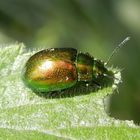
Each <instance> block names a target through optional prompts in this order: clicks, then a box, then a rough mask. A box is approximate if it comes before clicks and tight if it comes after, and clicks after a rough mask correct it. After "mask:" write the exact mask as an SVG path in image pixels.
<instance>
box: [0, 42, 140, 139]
mask: <svg viewBox="0 0 140 140" xmlns="http://www.w3.org/2000/svg"><path fill="white" fill-rule="evenodd" d="M34 53H35V51H25V46H24V45H23V44H18V43H17V44H13V45H9V46H6V47H3V46H1V47H0V58H1V60H0V77H1V78H0V139H7V140H16V139H20V140H29V139H30V140H44V139H52V140H55V139H57V140H58V139H71V140H75V139H80V140H81V139H82V140H87V139H88V140H90V139H91V140H92V139H95V140H96V139H97V140H117V139H119V140H124V139H127V140H132V139H133V140H135V139H136V140H137V139H140V128H139V127H138V126H136V125H135V124H134V123H133V121H127V120H126V121H121V120H116V119H114V118H111V117H109V116H108V115H107V114H106V112H105V109H104V102H103V99H104V98H105V97H106V96H107V95H109V94H112V93H113V91H114V89H116V88H117V85H118V83H119V82H120V79H121V78H120V72H118V73H117V74H116V75H115V77H116V79H117V80H115V83H114V84H113V86H112V87H108V88H103V89H101V90H98V91H97V92H93V93H90V94H86V95H80V96H74V97H69V98H67V97H66V98H55V99H50V98H48V99H47V98H43V97H40V96H38V95H36V94H35V93H33V92H32V91H31V90H30V89H29V88H27V87H26V86H25V85H24V83H23V81H22V78H21V76H22V69H23V67H24V65H25V63H26V61H27V60H28V58H29V57H30V56H31V55H32V54H34Z"/></svg>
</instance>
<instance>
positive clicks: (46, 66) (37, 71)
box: [23, 41, 126, 93]
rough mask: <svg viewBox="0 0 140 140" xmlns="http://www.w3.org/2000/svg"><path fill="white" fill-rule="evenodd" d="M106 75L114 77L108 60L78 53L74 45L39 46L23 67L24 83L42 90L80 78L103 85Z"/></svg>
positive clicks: (70, 84) (62, 86) (67, 85)
mask: <svg viewBox="0 0 140 140" xmlns="http://www.w3.org/2000/svg"><path fill="white" fill-rule="evenodd" d="M125 42H126V41H125ZM125 42H121V45H120V44H119V45H120V46H122V45H123V44H124V43H125ZM120 46H118V47H120ZM118 47H117V48H116V49H118ZM114 52H115V51H114ZM114 52H113V54H114ZM111 56H112V55H111ZM105 78H110V79H114V76H113V72H112V71H110V70H109V69H108V68H107V63H104V62H103V61H101V60H99V59H95V58H94V57H92V56H91V55H89V54H88V53H82V52H79V53H78V52H77V50H76V49H74V48H50V49H45V50H41V51H39V52H37V53H35V54H34V55H32V56H31V57H30V58H29V59H28V61H27V62H26V64H25V67H24V70H23V81H24V83H25V84H26V85H27V86H28V87H29V88H31V89H32V90H33V91H35V92H43V93H48V92H53V91H61V90H64V89H69V88H71V87H74V86H75V85H76V84H77V83H80V82H83V83H85V85H86V86H88V84H90V83H94V84H95V85H97V86H98V87H102V81H104V79H105ZM104 83H105V82H104Z"/></svg>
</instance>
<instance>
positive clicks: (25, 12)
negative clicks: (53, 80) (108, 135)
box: [0, 0, 140, 124]
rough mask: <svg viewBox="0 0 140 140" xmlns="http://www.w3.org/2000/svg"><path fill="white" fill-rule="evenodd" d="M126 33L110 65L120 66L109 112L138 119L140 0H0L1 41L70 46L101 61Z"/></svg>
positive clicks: (45, 45)
mask: <svg viewBox="0 0 140 140" xmlns="http://www.w3.org/2000/svg"><path fill="white" fill-rule="evenodd" d="M127 36H130V37H131V40H130V41H129V42H128V43H127V44H126V45H125V47H123V48H122V49H121V50H120V51H119V53H117V54H116V55H115V56H114V57H113V59H112V60H111V62H110V66H111V65H113V66H114V67H119V68H121V69H123V71H122V80H123V83H122V84H121V85H120V86H119V93H116V94H113V95H112V97H111V100H110V106H109V113H110V115H111V116H113V117H115V118H117V119H122V120H126V119H128V120H134V121H135V123H137V124H138V123H140V1H139V0H133V1H132V0H106V1H105V0H59V1H58V0H24V1H23V0H0V44H11V43H15V42H16V41H18V42H23V43H24V44H25V45H26V46H27V47H29V48H39V47H41V48H42V47H46V48H49V47H73V48H77V49H78V50H80V51H83V52H90V54H91V55H92V56H94V57H96V58H99V59H102V60H104V61H106V60H107V58H108V57H109V56H110V54H111V53H112V51H113V49H114V48H115V47H116V46H117V45H118V44H119V43H120V42H121V41H122V40H123V39H124V38H125V37H127Z"/></svg>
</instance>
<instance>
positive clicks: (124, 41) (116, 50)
mask: <svg viewBox="0 0 140 140" xmlns="http://www.w3.org/2000/svg"><path fill="white" fill-rule="evenodd" d="M129 40H130V37H129V36H128V37H126V38H125V39H124V40H123V41H122V42H121V43H120V44H119V45H118V46H117V47H116V48H115V49H114V50H113V52H112V54H111V55H110V57H109V58H108V60H107V62H106V63H105V65H108V63H109V62H110V60H111V58H112V57H113V56H114V54H115V53H117V52H118V51H119V49H120V48H122V47H123V46H124V45H125V44H126V42H128V41H129Z"/></svg>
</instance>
